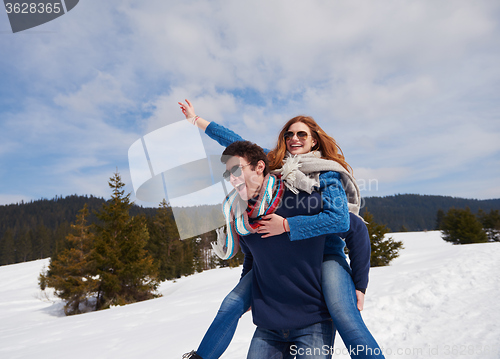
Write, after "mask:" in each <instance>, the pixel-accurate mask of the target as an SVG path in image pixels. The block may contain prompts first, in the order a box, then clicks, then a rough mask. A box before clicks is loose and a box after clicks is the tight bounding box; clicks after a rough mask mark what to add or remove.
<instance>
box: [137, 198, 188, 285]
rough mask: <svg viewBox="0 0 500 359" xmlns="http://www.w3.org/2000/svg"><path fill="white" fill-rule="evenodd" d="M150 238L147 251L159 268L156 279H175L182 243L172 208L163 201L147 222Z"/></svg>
mask: <svg viewBox="0 0 500 359" xmlns="http://www.w3.org/2000/svg"><path fill="white" fill-rule="evenodd" d="M148 229H149V233H150V238H149V241H148V244H147V247H146V248H147V250H148V252H149V253H151V255H152V256H153V259H154V261H155V263H156V265H157V266H158V268H159V272H158V273H159V276H158V279H159V280H161V281H163V280H168V279H174V278H178V277H176V268H177V267H178V266H179V263H178V262H179V251H180V250H181V248H182V242H181V240H180V238H179V233H178V232H177V227H176V225H175V221H174V216H173V213H172V208H171V207H170V205H169V204H168V203H167V202H166V201H165V200H163V201H162V202H161V203H160V208H159V209H158V211H157V212H156V215H155V216H154V217H153V218H152V219H150V221H149V226H148Z"/></svg>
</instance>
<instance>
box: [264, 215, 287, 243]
mask: <svg viewBox="0 0 500 359" xmlns="http://www.w3.org/2000/svg"><path fill="white" fill-rule="evenodd" d="M257 223H258V224H259V227H258V228H257V233H260V234H264V235H263V236H262V238H267V237H271V236H277V235H278V234H281V233H283V232H285V231H286V232H289V231H290V227H288V221H287V220H286V219H285V218H283V217H281V216H278V215H277V214H274V213H272V214H268V215H266V216H264V217H262V219H261V220H260V221H258V222H257Z"/></svg>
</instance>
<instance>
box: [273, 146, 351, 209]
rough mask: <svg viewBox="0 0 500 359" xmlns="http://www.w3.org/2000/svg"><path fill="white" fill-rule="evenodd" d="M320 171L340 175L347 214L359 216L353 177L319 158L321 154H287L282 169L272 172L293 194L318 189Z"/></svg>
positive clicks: (338, 164)
mask: <svg viewBox="0 0 500 359" xmlns="http://www.w3.org/2000/svg"><path fill="white" fill-rule="evenodd" d="M322 171H333V172H338V173H339V174H340V181H341V183H342V186H343V187H344V190H345V193H346V196H347V204H348V207H349V212H352V213H354V214H355V215H358V216H359V209H360V207H361V195H360V192H359V187H358V184H357V183H356V180H355V179H354V177H353V176H352V175H351V174H350V173H349V172H348V171H347V170H346V169H345V168H344V167H342V165H341V164H340V163H338V162H336V161H332V160H326V159H323V158H321V152H319V151H313V152H309V153H305V154H302V155H292V154H290V153H289V152H287V154H286V156H285V158H284V160H283V167H281V168H280V169H278V170H275V171H273V173H274V174H280V175H281V179H282V180H283V181H284V182H285V185H286V186H287V187H288V188H289V189H290V190H291V191H292V192H294V193H298V192H299V190H301V191H305V192H307V193H311V192H312V191H313V190H314V189H315V188H319V186H320V183H319V175H320V172H322Z"/></svg>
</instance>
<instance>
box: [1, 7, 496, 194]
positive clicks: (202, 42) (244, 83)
mask: <svg viewBox="0 0 500 359" xmlns="http://www.w3.org/2000/svg"><path fill="white" fill-rule="evenodd" d="M499 9H500V4H499V3H498V2H495V1H487V0H482V1H474V2H471V1H467V0H453V1H440V2H435V1H431V0H420V1H406V2H400V1H396V0H384V1H381V2H373V1H367V0H365V1H360V0H355V1H349V2H346V1H320V0H311V1H307V2H306V1H301V2H290V1H285V0H279V1H273V2H269V1H264V0H256V1H251V2H227V1H211V2H205V1H196V0H195V1H189V2H177V1H147V2H136V1H130V0H128V1H117V0H115V1H108V2H106V3H105V4H104V3H102V2H97V1H87V2H83V3H82V2H80V3H79V5H78V7H76V8H75V9H74V10H72V11H71V12H70V13H69V14H68V15H66V16H64V17H61V18H60V19H57V20H56V21H53V22H50V23H48V24H46V25H44V26H45V29H46V30H49V31H52V32H49V33H40V34H37V33H36V32H33V33H31V34H28V33H26V34H18V35H24V36H17V37H14V36H11V35H8V34H4V36H2V37H1V38H0V42H1V44H2V45H3V47H4V48H5V56H3V57H2V59H0V65H2V68H3V69H4V70H0V75H1V74H2V72H1V71H7V70H5V69H8V70H9V71H14V72H15V76H14V77H15V81H13V82H12V81H11V82H9V84H8V86H11V87H12V88H13V89H14V90H15V91H12V93H18V94H19V93H23V94H24V96H19V95H16V96H15V97H12V98H9V99H8V100H9V101H11V103H15V104H16V105H15V106H14V109H13V108H12V107H9V108H7V107H5V108H3V107H2V106H4V105H2V104H4V103H6V102H2V103H0V116H1V117H0V118H1V121H2V135H1V136H2V145H1V146H2V147H1V148H0V156H2V157H1V159H2V161H6V162H8V161H9V156H13V154H19V153H22V154H23V156H24V157H22V158H24V159H28V158H30V155H29V154H30V153H31V154H35V155H36V156H38V157H40V158H44V156H46V157H45V159H44V160H42V161H44V162H45V163H43V164H42V166H45V167H51V170H50V171H52V172H55V173H58V174H60V175H61V176H62V177H64V176H65V174H66V175H67V176H70V177H71V176H74V174H78V176H80V175H81V176H82V177H83V176H86V174H87V173H88V175H89V176H94V175H93V174H90V173H91V172H89V171H90V169H92V168H94V169H102V168H103V167H106V166H107V165H109V164H111V165H112V166H113V164H118V165H120V166H121V165H122V164H123V163H126V155H127V150H128V147H129V146H130V145H131V144H132V143H133V142H134V141H135V140H137V139H138V138H139V137H140V136H141V135H145V134H146V133H148V132H151V131H153V130H155V129H157V128H160V127H163V126H165V125H166V124H169V123H173V122H176V121H179V120H182V119H183V115H182V113H181V112H180V110H179V108H178V105H177V101H180V100H184V99H185V98H188V99H190V100H192V101H193V104H194V105H195V107H196V109H197V113H198V114H199V115H201V116H203V117H204V118H207V119H209V120H215V121H217V122H219V123H221V124H224V125H226V126H228V127H229V128H231V129H232V130H234V131H235V132H237V133H239V134H240V135H242V136H243V137H245V138H247V139H249V140H252V141H254V142H257V143H258V144H260V145H262V146H264V147H272V146H273V145H274V142H275V139H276V135H277V133H278V131H279V129H280V128H281V126H282V125H283V124H284V122H285V121H286V120H287V119H288V118H290V117H293V116H295V115H297V114H310V115H313V116H314V117H315V118H316V120H317V121H318V122H319V123H320V125H321V126H322V127H323V128H324V129H325V130H326V131H327V132H328V133H330V134H332V135H333V136H334V137H335V138H336V139H337V140H338V141H339V143H340V145H341V146H342V149H343V150H344V153H345V155H346V157H347V160H348V161H349V162H350V163H351V165H352V166H353V167H355V168H362V169H365V170H364V171H365V172H366V174H367V175H368V176H372V175H374V176H377V177H380V178H382V176H386V177H384V181H389V182H387V183H392V184H394V185H398V183H400V184H401V186H404V185H408V188H409V190H410V191H426V190H428V189H427V188H428V187H426V188H421V187H418V185H417V184H415V185H411V186H410V185H409V184H408V181H407V178H414V180H415V181H416V183H417V182H418V181H424V180H430V179H436V181H437V180H439V179H443V178H445V177H446V176H447V174H448V173H457V174H460V173H462V172H463V171H467V170H469V169H468V167H470V166H472V165H474V164H477V167H478V168H476V170H477V171H481V167H488V166H491V160H488V158H490V157H491V156H492V155H493V154H495V153H499V148H498V145H497V144H498V143H500V141H499V138H500V128H499V127H498V125H497V126H495V125H493V124H492V123H498V106H499V103H500V101H499V97H498V93H500V91H499V89H498V80H499V78H500V69H499V68H498V65H497V64H498V61H499V58H500V53H499V50H500V46H498V45H499V43H498V39H499V38H500V37H499V33H498V32H499V31H498V17H497V14H498V12H499ZM90 24H92V26H90ZM40 29H41V28H40ZM9 78H11V77H9ZM9 93H10V91H9ZM13 96H14V95H13ZM207 143H208V142H207V141H205V144H207ZM211 150H212V151H213V152H216V151H219V150H220V149H219V148H218V147H217V146H214V147H212V148H211ZM61 154H63V155H61ZM33 166H34V167H33V168H36V165H33ZM113 168H114V166H113ZM362 171H363V170H362ZM78 176H77V177H78ZM100 177H102V176H100ZM459 177H460V176H457V178H459ZM71 178H72V179H71V181H70V182H71V183H74V184H73V185H74V186H75V187H78V188H82V189H83V188H89V189H90V187H92V188H94V189H95V188H97V187H94V185H92V186H90V187H87V186H85V185H84V184H83V183H82V182H79V181H76V180H74V177H71ZM397 181H405V182H404V184H403V182H397ZM450 181H451V179H450ZM453 181H456V183H461V182H460V180H459V179H453ZM495 181H496V182H498V178H492V179H491V181H490V182H488V183H490V184H488V185H486V184H484V186H486V187H488V188H489V187H491V188H495V186H496V185H495V183H496V182H495ZM97 182H98V180H96V181H95V185H96V186H98V184H97ZM89 183H94V182H93V181H90V182H89ZM69 186H71V185H69ZM101 186H103V187H105V186H106V184H105V183H103V184H102V185H101ZM450 188H451V186H450ZM75 192H77V191H75ZM101 192H102V191H101ZM481 193H485V192H484V191H481ZM479 195H480V194H479V192H478V196H479Z"/></svg>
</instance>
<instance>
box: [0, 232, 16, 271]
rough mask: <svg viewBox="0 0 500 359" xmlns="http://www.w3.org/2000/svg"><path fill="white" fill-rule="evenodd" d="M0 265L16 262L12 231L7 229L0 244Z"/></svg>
mask: <svg viewBox="0 0 500 359" xmlns="http://www.w3.org/2000/svg"><path fill="white" fill-rule="evenodd" d="M0 244H1V245H0V254H1V255H0V265H4V264H12V263H15V262H16V250H15V246H14V233H13V230H12V229H10V228H7V230H6V231H5V233H4V235H3V237H2V241H1V242H0Z"/></svg>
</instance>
